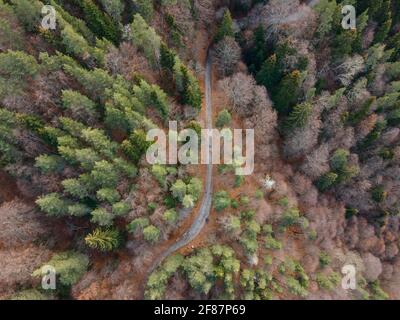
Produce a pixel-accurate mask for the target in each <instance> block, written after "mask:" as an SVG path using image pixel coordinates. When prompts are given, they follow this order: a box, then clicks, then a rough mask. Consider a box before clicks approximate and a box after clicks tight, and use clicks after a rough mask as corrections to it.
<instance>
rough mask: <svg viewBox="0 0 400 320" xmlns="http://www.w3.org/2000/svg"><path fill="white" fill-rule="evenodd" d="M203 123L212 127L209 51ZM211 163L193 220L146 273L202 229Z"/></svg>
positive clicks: (207, 206)
mask: <svg viewBox="0 0 400 320" xmlns="http://www.w3.org/2000/svg"><path fill="white" fill-rule="evenodd" d="M204 81H205V102H206V110H205V117H206V119H205V120H206V121H205V125H206V128H207V129H211V128H212V115H213V110H212V99H211V97H212V89H211V88H212V83H211V82H212V58H211V53H210V52H208V54H207V61H206V69H205V80H204ZM208 159H212V146H211V144H210V146H209V149H208ZM212 173H213V165H212V163H209V164H207V174H206V180H205V191H204V195H203V199H202V202H201V205H200V208H199V213H198V214H197V216H196V218H195V220H194V221H193V223H192V225H191V226H190V228H189V229H188V230H187V231H186V232H185V233H184V234H183V235H182V237H180V238H179V239H178V240H177V241H176V242H175V243H174V244H172V245H171V246H170V247H169V248H168V249H167V250H165V251H164V252H163V253H162V254H161V255H160V256H159V257H158V258H157V259H156V260H155V261H154V262H153V264H152V266H151V267H150V268H149V270H148V275H150V274H151V273H152V272H153V271H154V270H155V269H156V268H157V267H158V266H159V265H160V263H162V261H163V260H164V259H165V258H166V257H168V256H169V255H170V254H172V253H174V252H175V251H177V250H179V249H181V248H182V247H184V246H186V245H187V244H189V243H190V242H191V241H192V240H193V239H195V238H196V237H197V236H198V235H199V233H200V231H201V230H202V229H203V227H204V225H205V223H206V220H207V218H208V216H209V214H210V211H211V202H212V184H213V183H212V182H213V181H212V180H213V175H212Z"/></svg>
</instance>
